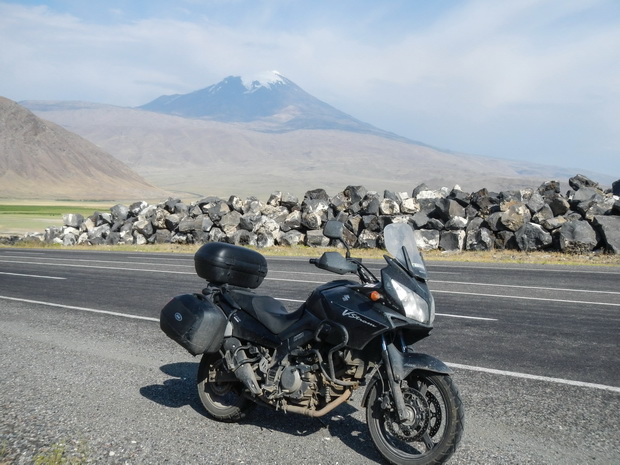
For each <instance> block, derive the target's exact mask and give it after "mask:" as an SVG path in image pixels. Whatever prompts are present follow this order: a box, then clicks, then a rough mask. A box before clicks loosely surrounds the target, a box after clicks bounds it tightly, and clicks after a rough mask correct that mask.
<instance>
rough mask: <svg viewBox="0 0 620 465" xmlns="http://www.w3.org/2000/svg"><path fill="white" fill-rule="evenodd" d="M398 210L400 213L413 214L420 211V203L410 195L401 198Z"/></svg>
mask: <svg viewBox="0 0 620 465" xmlns="http://www.w3.org/2000/svg"><path fill="white" fill-rule="evenodd" d="M400 211H401V212H402V213H408V214H413V213H417V212H419V211H420V204H419V203H418V201H417V200H416V199H414V198H412V197H408V198H406V199H403V200H402V202H401V206H400Z"/></svg>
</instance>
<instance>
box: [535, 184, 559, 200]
mask: <svg viewBox="0 0 620 465" xmlns="http://www.w3.org/2000/svg"><path fill="white" fill-rule="evenodd" d="M538 193H539V194H540V195H542V196H543V198H545V199H546V198H548V197H552V196H554V195H555V194H559V193H560V182H559V181H546V182H544V183H542V184H541V185H540V187H539V188H538Z"/></svg>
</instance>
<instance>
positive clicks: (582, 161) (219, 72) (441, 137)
mask: <svg viewBox="0 0 620 465" xmlns="http://www.w3.org/2000/svg"><path fill="white" fill-rule="evenodd" d="M269 70H277V71H279V72H280V73H281V74H283V75H284V76H286V77H287V78H289V79H290V80H292V81H293V82H295V83H296V84H297V85H299V86H300V87H301V88H303V89H304V90H305V91H307V92H308V93H310V94H312V95H313V96H314V97H317V98H319V99H320V100H323V101H324V102H326V103H329V104H330V105H332V106H334V107H336V108H338V109H339V110H342V111H344V112H346V113H348V114H350V115H352V116H354V117H355V118H357V119H360V120H362V121H365V122H368V123H370V124H373V125H375V126H377V127H379V128H381V129H384V130H388V131H391V132H394V133H396V134H399V135H402V136H405V137H408V138H410V139H413V140H416V141H421V142H424V143H426V144H429V145H432V146H435V147H439V148H442V149H448V150H452V151H456V152H463V153H469V154H477V155H485V156H492V157H499V158H507V159H513V160H521V161H528V162H536V163H543V164H549V165H558V166H564V167H574V168H575V169H576V172H575V174H577V172H578V171H579V170H586V169H587V170H590V171H595V172H600V173H605V174H606V175H609V176H612V177H614V178H615V179H620V1H618V0H502V1H497V0H393V1H391V0H385V1H376V0H279V1H278V0H249V1H246V0H175V1H174V2H171V1H169V0H133V1H132V0H105V1H104V0H89V1H84V0H39V1H37V0H21V1H10V0H7V1H3V0H0V95H1V96H4V97H7V98H9V99H11V100H15V101H21V100H80V101H88V102H96V103H106V104H112V105H120V106H138V105H142V104H145V103H147V102H149V101H151V100H153V99H155V98H157V97H159V96H161V95H169V94H183V93H188V92H191V91H194V90H198V89H202V88H205V87H207V86H209V85H212V84H215V83H217V82H219V81H221V80H222V79H223V78H225V77H227V76H230V75H235V76H244V77H247V76H253V75H260V74H261V73H263V72H265V71H269Z"/></svg>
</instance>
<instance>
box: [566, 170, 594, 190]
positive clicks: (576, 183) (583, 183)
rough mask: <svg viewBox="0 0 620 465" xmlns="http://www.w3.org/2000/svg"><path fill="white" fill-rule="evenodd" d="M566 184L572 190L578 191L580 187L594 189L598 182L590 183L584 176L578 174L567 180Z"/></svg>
mask: <svg viewBox="0 0 620 465" xmlns="http://www.w3.org/2000/svg"><path fill="white" fill-rule="evenodd" d="M568 184H569V186H570V187H572V188H573V189H574V190H576V191H577V190H579V189H581V188H582V187H594V188H598V187H599V185H598V182H594V181H592V180H591V179H590V178H588V177H586V176H584V175H583V174H578V175H576V176H574V177H572V178H570V179H569V180H568Z"/></svg>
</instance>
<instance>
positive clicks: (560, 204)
mask: <svg viewBox="0 0 620 465" xmlns="http://www.w3.org/2000/svg"><path fill="white" fill-rule="evenodd" d="M547 204H548V205H549V208H551V211H552V212H553V216H562V215H564V214H566V212H568V210H569V209H570V204H569V203H568V200H566V199H565V198H564V197H562V196H561V195H559V194H556V195H550V196H549V197H547Z"/></svg>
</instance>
